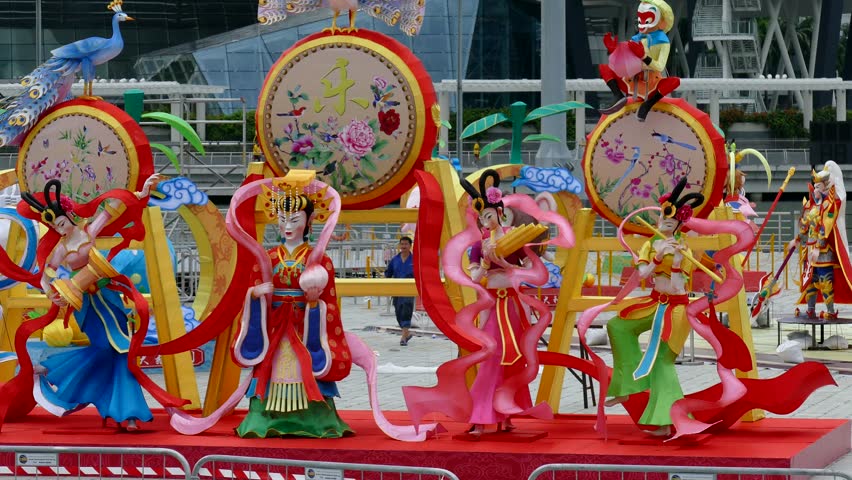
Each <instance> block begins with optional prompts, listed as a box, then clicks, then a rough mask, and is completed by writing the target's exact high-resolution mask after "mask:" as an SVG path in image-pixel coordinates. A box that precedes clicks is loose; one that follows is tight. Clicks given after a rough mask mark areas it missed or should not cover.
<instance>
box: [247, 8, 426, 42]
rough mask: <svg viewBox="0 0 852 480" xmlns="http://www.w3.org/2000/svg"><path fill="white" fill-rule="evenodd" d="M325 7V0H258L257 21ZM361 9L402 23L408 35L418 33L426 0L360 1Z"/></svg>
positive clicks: (389, 21) (395, 23)
mask: <svg viewBox="0 0 852 480" xmlns="http://www.w3.org/2000/svg"><path fill="white" fill-rule="evenodd" d="M324 7H326V3H324V2H323V0H259V1H258V8H257V20H258V22H260V23H261V24H263V25H270V24H273V23H277V22H281V21H283V20H285V19H286V18H287V16H288V15H298V14H300V13H307V12H311V11H314V10H317V9H320V8H324ZM358 9H359V10H361V11H363V12H365V13H367V14H368V15H370V16H371V17H375V18H378V19H379V20H381V21H383V22H385V23H387V24H388V25H390V26H399V28H400V29H401V30H402V31H403V32H405V33H406V34H408V35H417V34H418V33H419V32H420V27H421V26H423V16H424V15H425V13H426V0H358Z"/></svg>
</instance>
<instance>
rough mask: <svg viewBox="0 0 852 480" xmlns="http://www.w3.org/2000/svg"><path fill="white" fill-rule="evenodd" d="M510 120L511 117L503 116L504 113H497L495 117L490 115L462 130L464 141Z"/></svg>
mask: <svg viewBox="0 0 852 480" xmlns="http://www.w3.org/2000/svg"><path fill="white" fill-rule="evenodd" d="M508 119H509V117H507V116H506V115H503V114H502V113H495V114H494V115H488V116H487V117H484V118H480V119H479V120H477V121H475V122H473V123H471V124H470V125H468V126H466V127H464V130H462V134H461V138H462V140H464V139H465V138H469V137H472V136H474V135H476V134H478V133H482V132H484V131H486V130H488V129H489V128H491V127H493V126H495V125H499V124H501V123H503V122H505V121H506V120H508Z"/></svg>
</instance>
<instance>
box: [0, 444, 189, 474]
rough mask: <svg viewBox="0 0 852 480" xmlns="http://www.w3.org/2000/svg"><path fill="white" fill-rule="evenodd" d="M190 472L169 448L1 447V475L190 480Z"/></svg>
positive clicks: (179, 456)
mask: <svg viewBox="0 0 852 480" xmlns="http://www.w3.org/2000/svg"><path fill="white" fill-rule="evenodd" d="M190 472H191V469H190V467H189V462H188V461H187V460H186V458H185V457H184V456H183V455H181V454H180V453H178V452H176V451H174V450H171V449H168V448H136V447H46V446H26V445H3V446H0V478H45V479H47V478H50V479H71V478H77V479H81V478H88V479H96V478H140V479H164V480H165V479H168V480H189V478H190V477H189V474H190Z"/></svg>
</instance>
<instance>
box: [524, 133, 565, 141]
mask: <svg viewBox="0 0 852 480" xmlns="http://www.w3.org/2000/svg"><path fill="white" fill-rule="evenodd" d="M524 142H556V143H562V139H561V138H559V137H557V136H556V135H548V134H546V133H536V134H535V135H528V136H527V137H526V138H524Z"/></svg>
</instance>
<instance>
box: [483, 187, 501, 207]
mask: <svg viewBox="0 0 852 480" xmlns="http://www.w3.org/2000/svg"><path fill="white" fill-rule="evenodd" d="M485 199H486V200H488V203H490V204H492V205H493V204H495V203H500V201H501V200H503V192H501V191H500V189H499V188H496V187H488V189H487V190H485Z"/></svg>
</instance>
